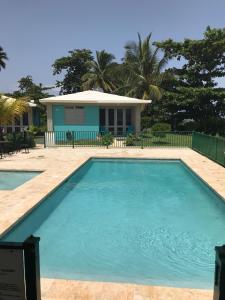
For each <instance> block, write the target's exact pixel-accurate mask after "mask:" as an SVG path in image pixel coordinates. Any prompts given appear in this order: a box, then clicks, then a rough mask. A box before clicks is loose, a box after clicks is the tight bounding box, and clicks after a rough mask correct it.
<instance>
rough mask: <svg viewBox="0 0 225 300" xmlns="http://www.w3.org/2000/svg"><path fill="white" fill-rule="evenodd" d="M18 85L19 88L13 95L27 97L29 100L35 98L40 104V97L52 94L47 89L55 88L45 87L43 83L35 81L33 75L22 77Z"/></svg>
mask: <svg viewBox="0 0 225 300" xmlns="http://www.w3.org/2000/svg"><path fill="white" fill-rule="evenodd" d="M18 86H19V90H18V91H15V92H14V93H13V94H12V96H13V97H17V98H18V97H27V99H28V100H34V101H35V102H36V103H38V104H40V103H39V99H42V98H47V97H49V96H50V95H49V93H48V92H47V91H48V90H50V89H51V88H53V87H43V85H42V84H41V83H39V84H36V83H34V81H33V78H32V76H31V75H28V76H26V77H22V78H21V79H20V80H18Z"/></svg>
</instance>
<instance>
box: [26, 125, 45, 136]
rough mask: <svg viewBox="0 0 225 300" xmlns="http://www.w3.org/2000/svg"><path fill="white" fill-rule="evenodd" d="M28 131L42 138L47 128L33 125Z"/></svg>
mask: <svg viewBox="0 0 225 300" xmlns="http://www.w3.org/2000/svg"><path fill="white" fill-rule="evenodd" d="M28 131H29V132H31V133H32V134H33V135H35V136H42V135H44V133H45V131H47V127H46V126H34V125H31V126H29V130H28Z"/></svg>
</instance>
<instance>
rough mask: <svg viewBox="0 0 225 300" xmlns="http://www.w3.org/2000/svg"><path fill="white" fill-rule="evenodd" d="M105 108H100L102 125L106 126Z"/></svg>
mask: <svg viewBox="0 0 225 300" xmlns="http://www.w3.org/2000/svg"><path fill="white" fill-rule="evenodd" d="M105 121H106V120H105V109H104V108H101V109H100V126H105V125H106V122H105Z"/></svg>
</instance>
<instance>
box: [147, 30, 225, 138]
mask: <svg viewBox="0 0 225 300" xmlns="http://www.w3.org/2000/svg"><path fill="white" fill-rule="evenodd" d="M155 44H156V46H157V47H158V48H160V49H161V50H163V51H164V53H165V57H166V58H167V59H177V60H178V61H180V62H181V66H179V67H173V68H171V69H170V70H169V71H170V72H173V74H174V78H173V80H172V81H171V82H170V84H169V85H167V87H166V90H167V91H166V93H165V94H164V96H163V101H161V103H160V104H159V105H158V107H156V106H155V111H156V112H157V113H158V117H159V118H161V120H162V119H163V120H165V121H168V120H169V121H170V122H171V123H172V124H173V127H176V126H177V124H178V123H179V122H181V121H182V120H183V119H193V120H194V121H195V122H196V123H197V125H198V126H197V128H198V130H200V131H205V132H210V127H211V129H212V130H213V126H212V122H209V119H210V120H213V119H214V120H215V123H218V120H223V119H224V116H225V102H224V99H225V89H224V88H218V87H217V82H216V79H217V78H218V77H223V76H224V75H225V28H224V29H211V28H210V27H208V28H207V29H206V31H205V33H204V36H203V39H200V40H190V39H185V40H184V41H182V42H175V41H173V40H171V39H169V40H166V41H163V42H157V43H155ZM182 62H183V64H182ZM153 106H154V105H153ZM151 109H152V110H153V109H154V108H153V107H152V108H151ZM219 123H220V124H222V123H223V122H219ZM224 131H225V126H224Z"/></svg>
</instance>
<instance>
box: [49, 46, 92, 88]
mask: <svg viewBox="0 0 225 300" xmlns="http://www.w3.org/2000/svg"><path fill="white" fill-rule="evenodd" d="M92 60H93V56H92V52H91V51H90V50H88V49H75V50H72V51H69V55H68V56H64V57H61V58H58V59H56V61H55V62H54V64H53V65H52V66H53V75H61V74H62V75H63V79H62V80H58V81H57V83H56V85H57V87H60V94H71V93H76V92H80V91H81V90H82V77H83V76H84V74H86V73H88V72H89V71H90V66H89V63H90V61H92Z"/></svg>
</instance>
